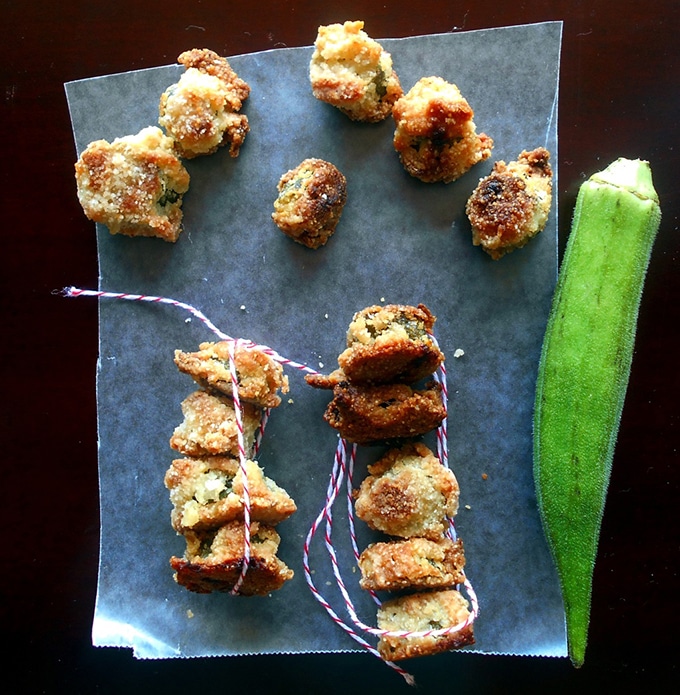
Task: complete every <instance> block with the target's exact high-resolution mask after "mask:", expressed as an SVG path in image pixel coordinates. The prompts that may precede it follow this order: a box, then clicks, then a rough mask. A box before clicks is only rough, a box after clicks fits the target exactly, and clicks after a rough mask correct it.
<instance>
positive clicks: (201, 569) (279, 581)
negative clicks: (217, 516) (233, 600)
mask: <svg viewBox="0 0 680 695" xmlns="http://www.w3.org/2000/svg"><path fill="white" fill-rule="evenodd" d="M184 538H185V539H186V544H187V545H186V551H185V554H184V557H182V558H180V557H172V558H170V566H171V567H172V569H173V570H174V571H175V581H176V582H177V583H178V584H180V585H181V586H183V587H185V588H187V589H188V590H189V591H193V592H196V593H199V594H208V593H211V592H213V591H220V592H227V591H231V590H232V589H233V588H234V586H235V585H236V582H237V580H238V578H239V576H240V575H241V570H242V568H243V560H244V548H245V528H244V524H243V522H242V521H231V522H229V523H227V524H225V525H224V526H221V527H220V528H219V529H217V530H210V531H198V532H196V531H187V532H186V533H185V534H184ZM250 540H251V555H250V564H249V565H248V571H247V572H246V574H245V577H244V580H243V583H242V584H241V587H240V589H239V592H238V593H239V595H240V596H262V595H265V594H268V593H270V592H271V591H276V590H277V589H280V588H281V587H282V586H283V584H284V583H285V582H287V581H288V580H289V579H292V578H293V574H294V573H293V570H291V569H290V568H289V567H288V566H287V565H286V564H285V563H284V562H283V561H282V560H280V559H279V558H278V557H277V556H276V553H277V552H278V549H279V543H280V540H281V539H280V537H279V534H278V533H277V532H276V531H275V529H274V528H272V527H271V526H267V525H265V524H262V523H260V522H257V521H254V522H253V523H252V524H251V529H250Z"/></svg>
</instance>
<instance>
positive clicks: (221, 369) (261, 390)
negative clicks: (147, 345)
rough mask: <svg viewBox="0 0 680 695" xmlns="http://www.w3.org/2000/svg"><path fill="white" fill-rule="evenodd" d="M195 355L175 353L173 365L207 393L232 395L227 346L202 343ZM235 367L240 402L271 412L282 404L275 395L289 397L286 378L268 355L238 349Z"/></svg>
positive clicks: (220, 343) (193, 353)
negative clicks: (269, 409) (214, 392)
mask: <svg viewBox="0 0 680 695" xmlns="http://www.w3.org/2000/svg"><path fill="white" fill-rule="evenodd" d="M198 347H199V349H198V351H197V352H182V350H175V364H176V365H177V368H178V369H179V370H180V372H183V373H184V374H189V375H190V376H191V377H192V378H193V379H194V381H196V383H198V384H199V385H200V386H202V387H203V388H204V389H206V390H214V391H218V392H220V393H223V394H224V395H226V396H230V397H231V396H232V395H233V384H232V379H231V371H230V368H229V343H228V342H227V341H225V340H222V341H220V342H217V343H201V344H200V345H199V346H198ZM234 365H235V368H236V378H237V379H238V394H239V399H240V400H241V401H242V402H244V403H252V404H253V405H257V406H259V407H261V408H274V407H276V406H278V405H280V403H281V397H280V396H279V395H278V391H279V390H280V391H281V392H282V393H288V377H287V376H285V375H284V373H283V367H282V366H281V365H280V364H279V363H278V362H276V361H275V360H274V359H272V358H271V357H270V356H269V355H267V354H266V353H264V352H262V350H257V349H254V348H250V347H245V346H243V345H237V346H235V349H234Z"/></svg>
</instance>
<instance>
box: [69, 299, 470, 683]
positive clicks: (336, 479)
mask: <svg viewBox="0 0 680 695" xmlns="http://www.w3.org/2000/svg"><path fill="white" fill-rule="evenodd" d="M61 294H63V295H64V296H66V297H97V298H102V299H124V300H129V301H136V302H149V303H157V304H166V305H170V306H174V307H177V308H180V309H183V310H185V311H188V312H189V313H190V314H191V315H192V316H194V317H196V318H197V319H199V320H200V321H201V322H202V323H204V324H205V325H206V327H207V328H208V329H209V330H210V331H212V332H213V333H214V334H215V335H216V336H218V337H219V338H220V339H221V340H225V341H228V342H229V368H230V374H231V379H232V387H233V389H232V390H233V399H234V405H235V411H236V422H237V430H238V448H239V459H240V464H241V473H242V475H243V498H244V527H245V547H244V561H243V567H242V571H241V575H240V576H239V578H238V580H237V583H236V585H235V586H234V588H233V589H232V592H231V593H233V594H237V593H238V591H239V589H240V587H241V586H242V584H243V580H244V578H245V575H246V573H247V571H248V565H249V561H250V556H251V550H252V548H251V539H250V531H251V520H250V493H249V490H248V481H247V476H246V467H245V464H246V460H247V455H246V451H245V444H244V434H243V418H242V412H241V405H240V400H239V394H238V378H237V375H236V365H235V361H234V356H235V350H236V346H237V345H236V344H237V343H238V345H239V346H243V347H246V348H250V349H255V350H259V351H261V352H264V353H265V354H267V355H269V356H270V357H272V359H274V360H276V361H277V362H279V363H280V364H281V365H284V366H289V367H293V368H295V369H298V370H300V371H303V372H307V373H310V374H318V372H317V371H316V370H315V369H312V368H311V367H308V366H307V365H305V364H301V363H299V362H294V361H293V360H290V359H287V358H285V357H283V356H282V355H280V354H279V353H277V352H276V351H275V350H272V349H271V348H270V347H267V346H266V345H258V344H256V343H254V342H253V341H250V340H244V339H234V338H232V337H230V336H228V335H227V334H225V333H223V332H222V331H221V330H219V329H218V328H217V326H215V324H214V323H213V322H212V321H210V319H208V318H207V316H205V314H203V312H201V311H199V310H198V309H196V308H195V307H193V306H191V305H190V304H186V303H185V302H180V301H178V300H175V299H170V298H167V297H156V296H152V295H142V294H129V293H125V292H104V291H99V290H83V289H79V288H76V287H67V288H65V289H64V290H62V292H61ZM432 339H433V340H435V339H434V336H432ZM435 342H436V341H435ZM434 378H435V381H436V382H437V383H438V384H439V385H440V386H441V391H442V400H443V403H444V407H445V409H446V407H447V401H448V390H447V385H446V371H445V368H444V365H443V364H442V365H441V366H440V367H439V369H438V370H437V372H436V373H435V375H434ZM268 415H269V410H268V409H267V410H265V413H264V416H263V418H262V422H261V424H260V428H259V431H258V435H257V439H256V447H258V446H259V443H260V441H261V438H262V435H263V434H264V428H265V425H266V422H267V418H268ZM436 436H437V454H438V457H439V460H440V461H441V463H442V465H444V466H446V467H447V468H448V465H449V464H448V435H447V417H446V416H445V417H444V419H443V421H442V423H441V424H440V426H439V427H438V428H437V432H436ZM350 446H351V451H350V452H349V454H348V449H350ZM355 460H356V445H355V444H352V445H350V444H349V443H348V442H347V441H346V440H344V439H339V440H338V446H337V448H336V452H335V458H334V462H333V467H332V470H331V474H330V478H329V483H328V487H327V490H326V499H325V502H324V505H323V507H322V509H321V511H320V512H319V515H318V516H317V517H316V519H315V520H314V522H313V523H312V526H311V528H310V529H309V532H308V534H307V536H306V538H305V542H304V545H303V557H302V565H303V571H304V576H305V581H306V583H307V585H308V587H309V589H310V591H311V592H312V595H313V596H314V598H315V599H316V600H317V601H318V602H319V603H320V604H321V605H322V606H323V608H324V609H325V610H326V612H327V613H328V615H329V616H330V617H331V619H332V620H333V622H334V623H335V624H336V625H338V626H339V627H340V628H341V629H343V630H344V631H345V632H346V633H347V634H348V635H349V636H350V637H351V638H352V639H354V640H355V641H356V642H357V643H359V644H360V645H361V646H362V647H364V648H365V649H366V650H367V651H368V652H369V653H371V654H373V655H374V656H376V657H378V658H379V659H382V656H381V655H380V653H379V652H378V650H377V649H376V648H375V647H374V646H372V645H371V644H370V643H369V642H367V641H366V639H364V637H363V636H362V635H361V634H360V632H363V633H366V634H369V635H372V636H374V637H396V638H421V637H440V636H443V635H448V634H451V633H454V632H459V631H460V630H463V629H465V628H466V627H467V626H469V625H470V624H471V623H472V622H474V620H475V619H476V618H477V615H478V613H479V604H478V600H477V596H476V594H475V592H474V589H473V588H472V585H471V584H470V582H469V580H468V579H467V578H466V579H465V582H464V585H463V586H464V587H465V590H466V593H467V595H468V597H469V599H470V604H471V611H470V614H469V616H468V618H467V619H466V620H465V621H463V622H461V623H460V624H458V625H454V626H451V627H448V628H438V629H431V630H426V631H405V630H381V629H379V628H376V627H372V626H370V625H368V624H366V623H364V622H363V621H362V620H361V619H360V618H359V616H358V614H357V612H356V609H355V607H354V603H353V601H352V599H351V597H350V595H349V592H348V590H347V587H346V584H345V581H344V579H343V577H342V573H341V570H340V564H339V562H338V558H337V554H336V551H335V546H334V545H333V539H332V532H333V506H334V504H335V502H336V500H337V497H338V495H339V492H340V489H341V487H342V484H343V481H344V480H345V479H346V481H347V483H346V484H347V514H348V520H349V535H350V541H351V546H352V552H353V554H354V558H355V561H358V559H359V555H360V552H359V548H358V545H357V539H356V532H355V527H354V508H353V497H352V478H353V471H354V463H355ZM324 521H325V525H324V536H323V542H324V545H325V548H326V551H327V553H328V556H329V558H330V562H331V567H332V570H333V575H334V577H335V580H336V583H337V586H338V588H339V590H340V593H341V595H342V598H343V602H344V604H345V610H346V611H347V614H348V616H349V618H350V621H351V622H352V623H353V624H354V627H352V625H349V624H348V623H347V622H345V620H343V619H342V618H341V617H340V616H339V615H338V614H337V612H336V611H335V609H334V608H333V606H332V605H331V604H330V602H329V601H328V600H327V599H326V598H325V597H324V596H323V594H322V593H321V592H320V591H319V589H318V588H317V587H316V585H315V584H314V580H313V576H312V574H313V573H312V570H311V568H310V564H309V554H310V549H311V546H312V542H313V540H314V538H315V536H316V534H317V532H318V531H319V529H320V527H321V525H322V523H324ZM449 535H450V536H451V537H452V538H455V535H456V531H455V526H454V523H453V520H452V519H450V520H449ZM371 595H372V597H373V600H374V601H375V602H376V603H377V604H378V605H380V603H381V602H380V599H379V598H378V596H377V595H376V594H375V592H371ZM383 661H384V660H383ZM384 663H386V664H387V665H388V666H390V667H391V668H393V669H394V670H395V671H396V672H397V673H399V674H400V675H401V676H402V677H403V678H404V679H405V680H406V681H407V682H408V683H409V684H410V685H414V684H415V680H414V678H413V676H411V674H409V673H408V672H406V671H405V670H404V669H402V668H401V667H400V666H398V665H397V664H395V663H393V662H390V661H384Z"/></svg>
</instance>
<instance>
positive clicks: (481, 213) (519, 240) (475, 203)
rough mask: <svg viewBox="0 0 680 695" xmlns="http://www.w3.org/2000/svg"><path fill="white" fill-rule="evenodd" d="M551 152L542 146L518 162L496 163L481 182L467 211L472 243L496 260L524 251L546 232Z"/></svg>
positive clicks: (472, 196) (550, 182)
mask: <svg viewBox="0 0 680 695" xmlns="http://www.w3.org/2000/svg"><path fill="white" fill-rule="evenodd" d="M549 161H550V153H549V152H548V150H546V149H545V148H543V147H537V148H536V149H534V150H531V151H530V152H527V151H526V150H524V151H523V152H521V153H520V155H519V157H518V158H517V161H513V162H510V163H509V164H506V163H505V162H503V161H500V162H496V163H495V164H494V167H493V171H492V172H491V174H490V175H489V176H487V177H485V178H483V179H481V180H480V182H479V185H478V186H477V188H476V189H475V190H474V192H473V193H472V195H471V196H470V199H469V200H468V202H467V205H466V207H465V211H466V213H467V216H468V219H469V220H470V224H471V225H472V243H473V244H474V245H475V246H481V247H482V248H483V249H484V251H486V252H487V253H488V254H489V255H490V256H491V258H493V259H494V260H497V259H499V258H501V257H502V256H504V255H505V254H506V253H509V252H510V251H513V250H514V249H518V248H521V247H522V246H524V245H525V244H526V243H528V242H529V241H530V240H531V239H532V238H533V237H534V236H536V234H538V233H539V232H541V231H543V229H544V228H545V225H546V223H547V221H548V216H549V214H550V205H551V203H552V169H551V168H550V164H549Z"/></svg>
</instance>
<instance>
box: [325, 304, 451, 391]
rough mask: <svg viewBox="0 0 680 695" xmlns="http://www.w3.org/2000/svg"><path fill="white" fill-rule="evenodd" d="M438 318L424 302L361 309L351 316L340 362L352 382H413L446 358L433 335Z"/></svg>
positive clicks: (426, 374) (432, 371)
mask: <svg viewBox="0 0 680 695" xmlns="http://www.w3.org/2000/svg"><path fill="white" fill-rule="evenodd" d="M435 320H436V319H435V317H434V315H433V314H432V312H430V310H429V309H428V308H427V307H426V306H425V305H424V304H419V305H418V306H417V307H413V306H407V305H402V304H387V305H385V306H379V305H376V306H370V307H367V308H365V309H362V310H361V311H359V312H357V313H356V314H355V315H354V317H353V318H352V321H351V323H350V325H349V329H348V331H347V349H346V350H344V351H343V352H342V353H341V354H340V355H339V357H338V364H339V365H340V368H341V369H342V371H343V372H344V374H345V376H346V378H347V379H348V380H349V381H350V382H352V383H356V384H366V383H373V384H384V383H389V382H401V383H414V382H416V381H418V380H419V379H422V378H423V377H426V376H429V375H430V374H432V373H434V372H435V371H436V369H437V367H439V365H440V364H441V363H442V362H443V361H444V355H443V353H442V352H441V350H440V349H439V348H438V347H437V345H436V343H435V341H434V340H433V338H432V335H431V334H432V328H433V326H434V322H435Z"/></svg>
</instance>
